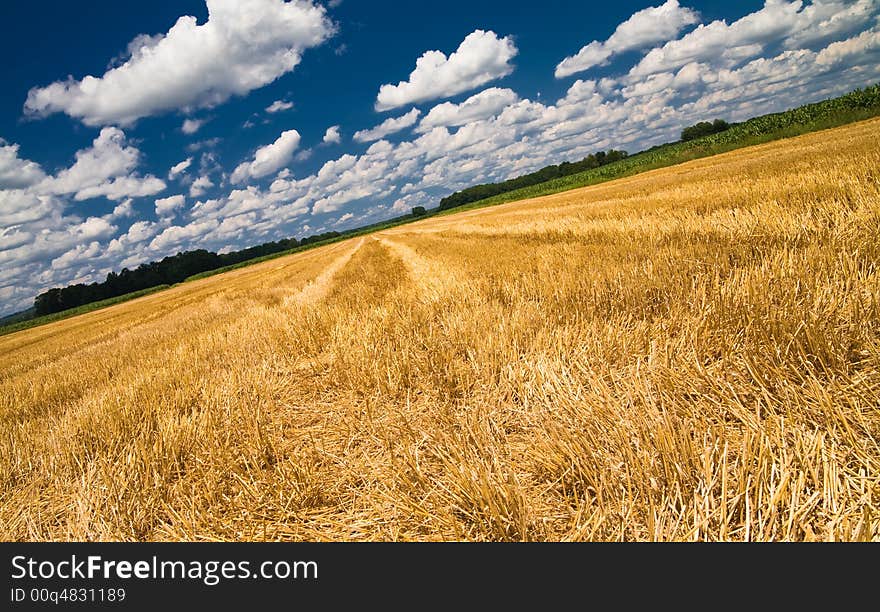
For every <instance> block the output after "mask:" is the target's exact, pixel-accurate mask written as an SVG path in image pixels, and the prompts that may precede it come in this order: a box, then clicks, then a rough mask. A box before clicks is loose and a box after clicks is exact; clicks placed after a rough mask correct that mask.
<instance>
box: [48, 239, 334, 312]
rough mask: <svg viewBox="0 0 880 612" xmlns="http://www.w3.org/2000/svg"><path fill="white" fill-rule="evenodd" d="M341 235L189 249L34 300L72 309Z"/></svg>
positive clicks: (50, 308) (58, 309)
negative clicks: (238, 247) (229, 247)
mask: <svg viewBox="0 0 880 612" xmlns="http://www.w3.org/2000/svg"><path fill="white" fill-rule="evenodd" d="M339 236H341V234H340V233H339V232H326V233H324V234H319V235H316V236H309V237H307V238H303V239H302V240H297V239H296V238H283V239H281V240H278V241H276V242H266V243H264V244H261V245H259V246H254V247H250V248H247V249H242V250H240V251H232V252H230V253H223V254H218V253H212V252H211V251H206V250H205V249H198V250H195V251H186V252H183V253H178V254H177V255H172V256H170V257H166V258H164V259H162V260H161V261H153V262H150V263H146V264H141V265H140V266H138V267H137V268H135V269H134V270H129V269H128V268H124V269H123V270H122V271H121V272H119V273H116V272H110V273H109V274H108V275H107V278H106V279H105V280H104V282H101V283H91V284H89V285H86V284H83V283H80V284H77V285H70V286H68V287H64V288H56V289H50V290H49V291H46V292H45V293H41V294H40V295H38V296H37V297H36V298H35V299H34V315H35V316H44V315H47V314H52V313H56V312H61V311H62V310H68V309H70V308H77V307H79V306H83V305H85V304H90V303H92V302H99V301H102V300H107V299H110V298H115V297H118V296H121V295H126V294H128V293H134V292H136V291H143V290H145V289H149V288H151V287H158V286H161V285H173V284H175V283H180V282H182V281H184V280H186V279H187V278H189V277H190V276H195V275H196V274H202V273H203V272H210V271H211V270H217V269H218V268H224V267H226V266H232V265H235V264H239V263H242V262H245V261H248V260H251V259H256V258H258V257H263V256H266V255H272V254H274V253H281V252H284V251H290V250H292V249H295V248H297V247H301V246H307V245H309V244H314V243H316V242H322V241H324V240H330V239H332V238H337V237H339Z"/></svg>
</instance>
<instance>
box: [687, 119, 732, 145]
mask: <svg viewBox="0 0 880 612" xmlns="http://www.w3.org/2000/svg"><path fill="white" fill-rule="evenodd" d="M729 129H730V124H728V123H727V122H726V121H724V120H723V119H716V120H715V121H712V122H711V123H710V122H709V121H701V122H699V123H697V124H696V125H692V126H690V127H686V128H684V129H683V130H682V131H681V140H682V142H687V141H689V140H696V139H697V138H702V137H703V136H709V135H710V134H717V133H718V132H724V131H725V130H729Z"/></svg>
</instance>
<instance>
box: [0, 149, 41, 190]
mask: <svg viewBox="0 0 880 612" xmlns="http://www.w3.org/2000/svg"><path fill="white" fill-rule="evenodd" d="M45 176H46V175H45V173H44V172H43V169H42V168H40V164H37V163H34V162H32V161H30V160H27V159H21V158H20V157H19V156H18V145H17V144H7V143H6V141H5V140H3V139H2V138H0V189H21V188H23V187H30V186H31V185H33V184H34V183H38V182H39V181H41V180H43V178H45Z"/></svg>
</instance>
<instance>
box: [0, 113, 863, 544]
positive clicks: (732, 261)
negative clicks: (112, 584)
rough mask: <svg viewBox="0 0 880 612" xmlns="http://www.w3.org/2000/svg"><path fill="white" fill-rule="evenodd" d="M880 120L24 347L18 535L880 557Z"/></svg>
mask: <svg viewBox="0 0 880 612" xmlns="http://www.w3.org/2000/svg"><path fill="white" fill-rule="evenodd" d="M878 136H880V121H878V120H872V121H867V122H863V123H859V124H855V125H852V126H849V127H845V128H839V129H836V130H831V131H825V132H820V133H816V134H812V135H808V136H803V137H799V138H795V139H790V140H785V141H779V142H775V143H771V144H767V145H762V146H759V147H754V148H750V149H745V150H740V151H736V152H733V153H728V154H724V155H720V156H716V157H713V158H707V159H701V160H698V161H694V162H690V163H687V164H682V165H679V166H675V167H672V168H668V169H663V170H657V171H653V172H649V173H646V174H642V175H638V176H635V177H631V178H626V179H623V180H619V181H615V182H613V183H606V184H603V185H598V186H595V187H590V188H585V189H580V190H576V191H570V192H566V193H561V194H556V195H552V196H548V197H544V198H539V199H535V200H528V201H523V202H515V203H511V204H506V205H503V206H497V207H492V208H487V209H480V210H474V211H468V212H464V213H459V214H455V215H449V216H443V217H434V218H430V219H427V220H424V221H421V222H418V223H415V224H411V225H407V226H403V227H400V228H396V229H394V230H389V231H386V232H382V233H380V234H378V235H374V236H367V237H365V238H357V239H353V240H350V241H346V242H342V243H338V244H334V245H331V246H327V247H322V248H319V249H315V250H313V251H308V252H305V253H300V254H296V255H291V256H288V257H285V258H281V259H276V260H272V261H268V262H264V263H262V264H258V265H255V266H252V267H249V268H245V269H240V270H236V271H233V272H230V273H226V274H223V275H219V276H216V277H211V278H207V279H203V280H200V281H196V282H193V283H187V284H184V285H181V286H177V287H174V288H172V289H169V290H167V291H164V292H161V293H158V294H155V295H150V296H146V297H143V298H140V299H138V300H135V301H132V302H129V303H125V304H120V305H117V306H114V307H111V308H108V309H105V310H101V311H96V312H93V313H89V314H86V315H82V316H79V317H76V318H73V319H69V320H66V321H61V322H57V323H54V324H51V325H47V326H44V327H40V328H35V329H32V330H27V331H24V332H20V333H16V334H12V335H9V336H5V337H2V338H0V432H2V437H0V537H2V539H6V540H9V539H12V540H450V539H455V540H814V539H819V540H872V539H873V540H878V539H880V509H878V500H880V442H878V438H880V336H878V332H880V280H878V277H877V265H878V262H880V152H878V149H877V146H876V144H877V142H878Z"/></svg>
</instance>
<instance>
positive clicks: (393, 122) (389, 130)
mask: <svg viewBox="0 0 880 612" xmlns="http://www.w3.org/2000/svg"><path fill="white" fill-rule="evenodd" d="M421 114H422V111H420V110H419V109H417V108H414V109H412V110H411V111H409V112H408V113H407V114H405V115H401V116H400V117H391V118H389V119H386V120H385V121H383V122H382V123H380V124H379V125H377V126H376V127H374V128H370V129H369V130H361V131H359V132H355V134H354V139H355V140H356V141H357V142H372V141H374V140H379V139H381V138H385V137H386V136H388V135H389V134H394V133H395V132H399V131H401V130H405V129H406V128H408V127H410V126H412V125H415V123H416V121H418V120H419V115H421Z"/></svg>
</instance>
